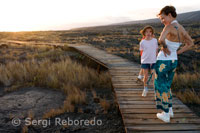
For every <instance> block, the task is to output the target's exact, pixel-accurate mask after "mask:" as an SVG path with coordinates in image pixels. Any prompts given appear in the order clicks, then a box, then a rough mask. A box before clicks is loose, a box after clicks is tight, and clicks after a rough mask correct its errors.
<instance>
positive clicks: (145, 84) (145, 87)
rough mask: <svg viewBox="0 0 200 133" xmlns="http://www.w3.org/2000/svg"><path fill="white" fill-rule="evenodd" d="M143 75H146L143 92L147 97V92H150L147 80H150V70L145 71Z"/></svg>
mask: <svg viewBox="0 0 200 133" xmlns="http://www.w3.org/2000/svg"><path fill="white" fill-rule="evenodd" d="M143 73H144V79H143V81H144V90H143V92H142V96H144V97H145V96H146V95H147V92H148V87H147V80H148V69H143Z"/></svg>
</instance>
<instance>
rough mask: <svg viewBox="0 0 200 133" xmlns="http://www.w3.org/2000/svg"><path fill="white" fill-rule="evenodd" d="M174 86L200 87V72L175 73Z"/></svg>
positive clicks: (177, 87)
mask: <svg viewBox="0 0 200 133" xmlns="http://www.w3.org/2000/svg"><path fill="white" fill-rule="evenodd" d="M172 86H173V87H172V88H173V89H175V90H179V89H182V88H199V86H200V73H192V74H191V73H189V72H187V73H183V74H177V73H176V74H175V76H174V79H173V84H172Z"/></svg>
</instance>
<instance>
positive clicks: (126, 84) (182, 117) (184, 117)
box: [69, 44, 200, 133]
mask: <svg viewBox="0 0 200 133" xmlns="http://www.w3.org/2000/svg"><path fill="white" fill-rule="evenodd" d="M69 47H71V48H74V49H76V50H77V51H79V52H80V53H82V54H84V55H85V56H87V57H89V58H90V59H93V60H94V61H96V62H98V63H99V64H101V65H103V66H105V67H107V68H108V69H109V73H110V75H111V79H112V85H113V90H114V92H115V95H116V98H117V102H118V105H119V109H120V112H121V115H122V118H123V122H124V126H125V130H126V132H127V133H131V132H156V133H161V132H162V133H164V132H171V133H176V132H177V133H179V132H181V133H182V132H187V133H195V132H196V133H200V118H199V117H198V116H197V115H195V114H194V113H193V112H192V111H191V110H190V109H189V108H188V107H187V106H186V105H184V104H183V103H182V102H181V101H180V100H179V99H178V98H176V97H175V96H173V110H174V118H171V122H170V123H164V122H162V121H161V120H159V119H157V118H156V113H157V109H156V105H155V97H154V90H153V89H151V90H150V91H149V93H148V95H147V97H142V96H141V94H142V90H143V85H142V84H138V83H137V81H136V78H137V75H138V73H139V70H140V66H139V64H137V63H134V62H130V61H128V60H127V59H124V58H121V57H119V56H116V55H112V54H109V53H107V52H106V51H104V50H100V49H98V48H95V47H93V46H91V45H75V44H71V45H69ZM149 87H150V88H152V85H150V86H149Z"/></svg>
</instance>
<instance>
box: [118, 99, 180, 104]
mask: <svg viewBox="0 0 200 133" xmlns="http://www.w3.org/2000/svg"><path fill="white" fill-rule="evenodd" d="M117 101H118V103H119V104H127V105H129V104H136V105H152V104H153V105H154V104H156V102H155V101H120V100H117ZM172 104H183V103H182V102H179V101H174V100H172Z"/></svg>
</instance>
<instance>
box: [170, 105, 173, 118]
mask: <svg viewBox="0 0 200 133" xmlns="http://www.w3.org/2000/svg"><path fill="white" fill-rule="evenodd" d="M169 115H170V117H174V113H173V110H172V107H170V108H169Z"/></svg>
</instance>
